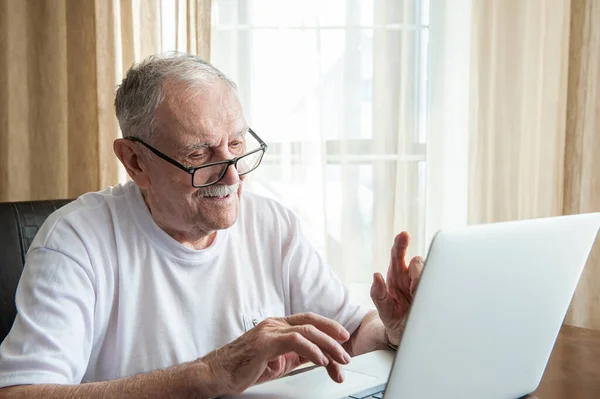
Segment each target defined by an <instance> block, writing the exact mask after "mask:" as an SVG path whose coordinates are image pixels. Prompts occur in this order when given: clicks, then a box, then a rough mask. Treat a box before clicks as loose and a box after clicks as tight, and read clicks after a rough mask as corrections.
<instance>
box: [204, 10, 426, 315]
mask: <svg viewBox="0 0 600 399" xmlns="http://www.w3.org/2000/svg"><path fill="white" fill-rule="evenodd" d="M212 25H213V32H212V43H211V62H212V63H213V64H214V65H215V66H216V67H218V68H219V69H221V70H222V71H223V72H225V73H226V74H227V75H229V76H230V77H231V78H232V79H233V80H235V81H236V82H237V84H238V87H239V94H240V98H241V100H242V103H243V105H244V107H245V114H246V117H247V118H248V120H249V123H250V126H251V127H252V128H253V129H254V130H255V131H256V132H257V133H258V134H259V135H260V136H261V137H262V138H263V139H264V140H265V141H266V142H267V143H268V144H269V150H268V151H267V154H266V155H265V158H264V160H263V164H262V165H261V167H260V168H259V169H258V170H257V171H255V172H253V173H254V175H253V176H252V177H251V179H250V186H251V187H250V189H251V190H252V191H254V192H258V193H260V194H263V195H266V196H269V197H273V198H276V199H278V200H279V201H281V202H282V203H284V204H285V205H287V206H289V207H290V208H292V209H293V210H294V211H296V212H297V213H298V215H299V216H300V217H301V219H302V220H303V222H304V224H305V229H306V231H307V233H308V235H309V238H310V239H311V240H313V243H314V244H315V246H316V247H317V248H318V249H319V250H320V251H321V253H322V254H323V255H324V256H325V258H326V261H327V262H328V263H329V264H330V265H331V266H332V267H333V268H334V269H335V270H336V272H337V273H338V275H340V277H341V278H342V279H343V280H344V281H345V282H346V283H347V284H348V285H349V287H350V288H351V291H352V292H353V294H354V295H356V296H357V297H358V299H359V300H361V301H364V302H365V303H366V304H370V299H369V298H368V293H369V290H368V286H369V285H370V283H371V281H372V272H373V271H380V272H385V270H386V269H387V266H388V263H389V249H390V246H391V244H392V239H393V236H394V234H395V233H396V232H399V231H401V230H407V231H409V232H411V234H412V237H413V241H412V244H411V247H412V251H411V252H412V254H417V253H418V254H424V253H425V249H426V248H425V245H426V243H425V203H426V201H425V187H426V174H427V159H426V154H427V137H428V134H427V132H428V91H429V87H428V76H429V74H428V58H429V1H428V0H286V1H282V0H248V1H244V0H214V1H213V24H212Z"/></svg>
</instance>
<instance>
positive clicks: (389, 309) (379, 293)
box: [371, 273, 394, 320]
mask: <svg viewBox="0 0 600 399" xmlns="http://www.w3.org/2000/svg"><path fill="white" fill-rule="evenodd" d="M371 299H372V300H373V304H374V305H375V307H376V308H377V312H379V316H380V317H381V318H382V319H384V320H387V318H389V317H390V315H391V314H393V306H394V301H393V299H391V298H390V296H389V295H388V293H387V287H386V285H385V280H384V279H383V276H382V275H381V274H380V273H375V274H374V275H373V284H372V285H371Z"/></svg>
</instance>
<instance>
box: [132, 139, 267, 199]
mask: <svg viewBox="0 0 600 399" xmlns="http://www.w3.org/2000/svg"><path fill="white" fill-rule="evenodd" d="M248 133H250V134H251V135H252V137H253V138H254V140H256V141H255V142H254V141H251V142H250V143H248V142H247V143H246V148H248V146H250V147H251V150H250V151H248V152H246V153H245V154H243V155H241V156H239V157H235V158H232V159H227V160H225V161H219V162H211V163H207V164H206V165H202V166H197V167H193V168H187V167H185V166H183V165H182V164H180V163H179V162H177V161H176V160H174V159H173V158H170V157H169V156H167V155H165V154H163V153H162V152H160V151H158V150H157V149H156V148H154V147H152V146H151V145H150V144H147V143H145V142H144V141H142V140H141V139H139V138H137V137H126V139H127V140H130V141H135V142H137V143H140V144H142V145H143V146H145V147H146V148H148V149H149V150H150V151H152V152H153V153H154V154H155V155H156V156H158V157H159V158H162V159H164V160H165V161H167V162H169V163H170V164H172V165H175V166H177V167H178V168H179V169H181V170H183V171H185V172H187V173H189V174H190V175H191V176H192V186H193V187H195V188H201V187H207V186H211V185H213V184H216V183H218V182H219V181H220V180H221V179H222V178H223V176H225V173H226V172H227V169H228V168H229V167H230V166H231V165H233V166H234V167H235V169H236V170H237V172H238V175H240V176H243V175H247V174H248V173H250V172H252V171H253V170H254V169H256V168H258V165H260V162H261V161H262V158H263V155H264V154H265V151H266V150H267V148H268V146H267V144H266V143H265V142H264V141H262V139H261V138H260V137H258V135H257V134H256V133H254V131H252V129H248Z"/></svg>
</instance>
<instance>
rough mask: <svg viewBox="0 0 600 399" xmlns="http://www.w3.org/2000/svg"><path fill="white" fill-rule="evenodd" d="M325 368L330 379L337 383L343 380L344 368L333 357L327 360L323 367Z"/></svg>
mask: <svg viewBox="0 0 600 399" xmlns="http://www.w3.org/2000/svg"><path fill="white" fill-rule="evenodd" d="M325 369H327V374H329V377H331V379H332V380H334V381H335V382H338V383H340V384H341V383H342V382H344V370H343V369H342V366H341V365H340V364H339V363H338V362H336V361H335V360H333V359H330V360H329V364H328V365H327V366H326V367H325Z"/></svg>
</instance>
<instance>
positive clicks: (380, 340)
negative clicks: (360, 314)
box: [342, 310, 390, 356]
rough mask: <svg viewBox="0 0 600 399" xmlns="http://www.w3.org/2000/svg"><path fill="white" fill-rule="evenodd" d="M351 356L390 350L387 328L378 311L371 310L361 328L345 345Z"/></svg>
mask: <svg viewBox="0 0 600 399" xmlns="http://www.w3.org/2000/svg"><path fill="white" fill-rule="evenodd" d="M342 346H343V347H344V349H346V351H347V352H348V353H349V354H350V356H358V355H362V354H364V353H368V352H373V351H375V350H379V349H390V347H389V340H388V339H387V336H386V331H385V327H384V325H383V323H382V321H381V319H380V318H379V314H378V313H377V311H376V310H370V311H369V313H367V314H366V316H365V317H364V318H363V321H362V323H360V326H359V327H358V328H357V329H356V330H355V331H354V333H352V335H351V336H350V339H349V340H348V341H346V342H345V343H344V344H343V345H342Z"/></svg>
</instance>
